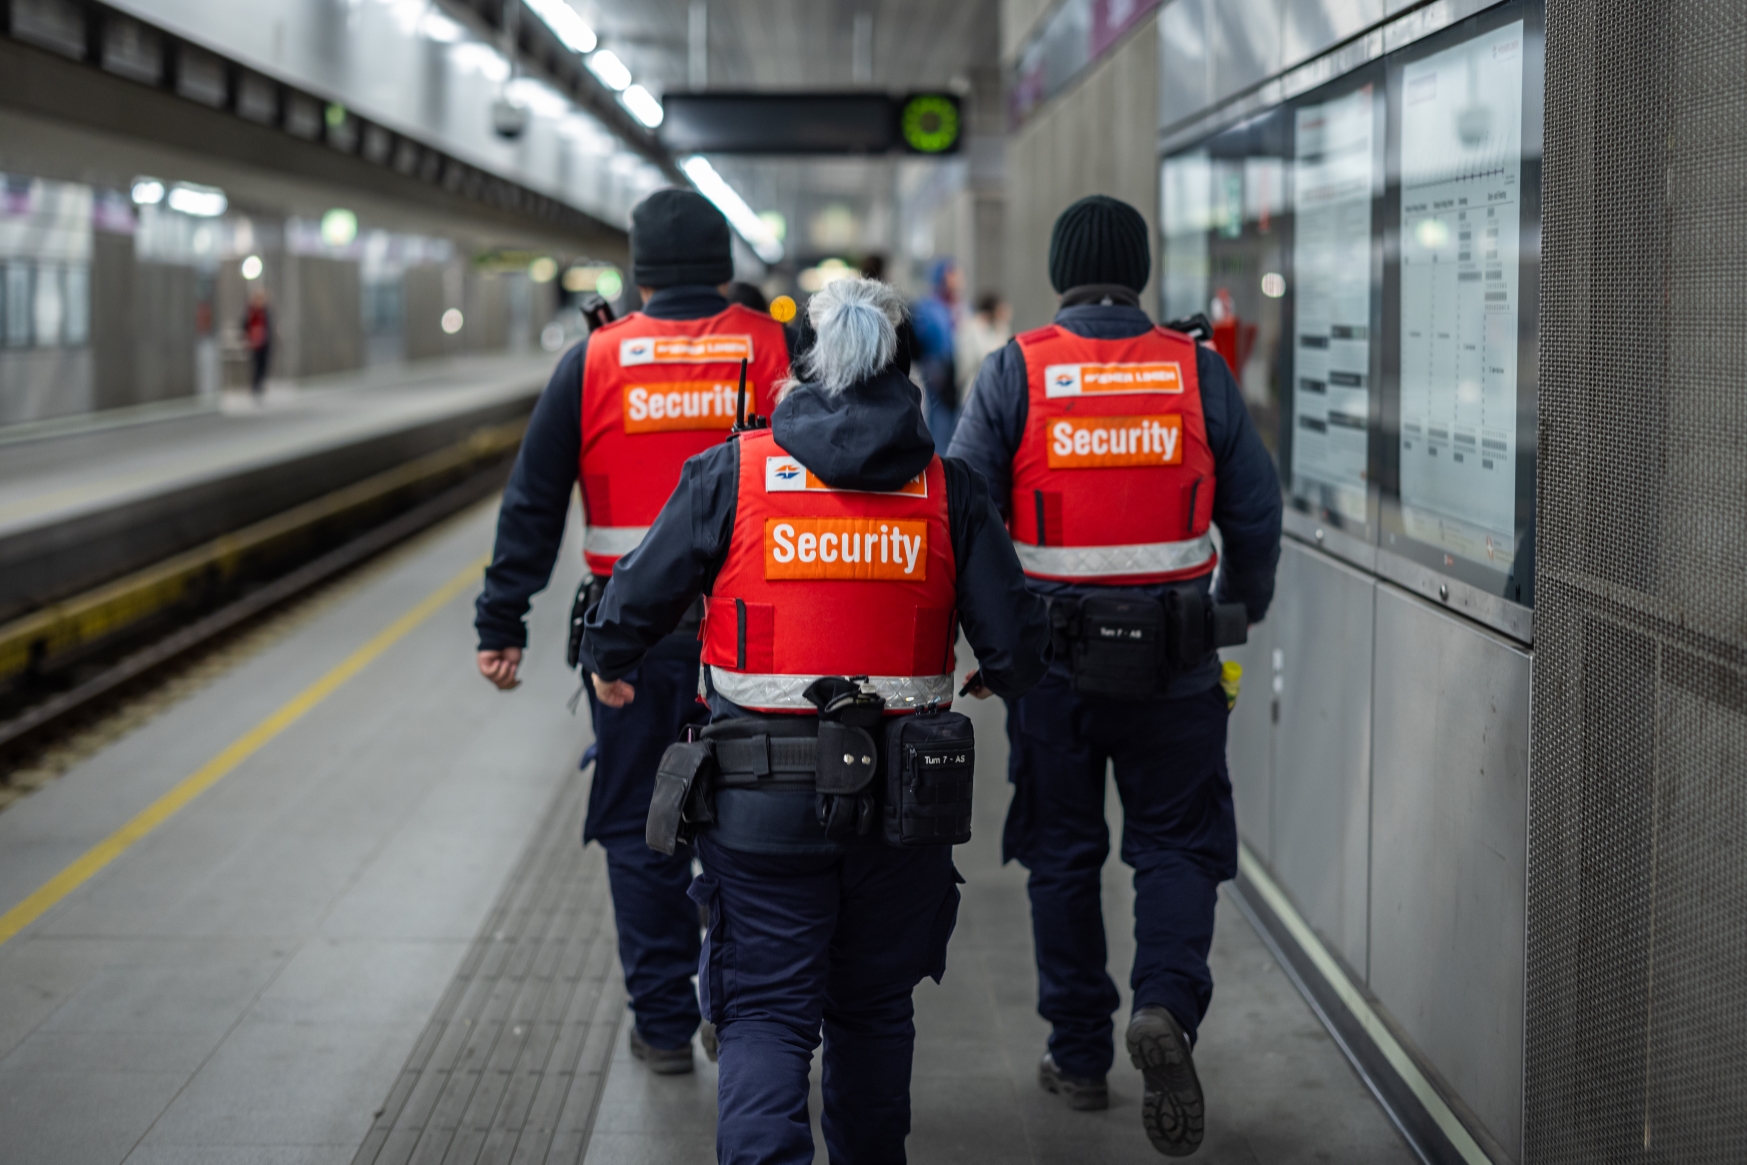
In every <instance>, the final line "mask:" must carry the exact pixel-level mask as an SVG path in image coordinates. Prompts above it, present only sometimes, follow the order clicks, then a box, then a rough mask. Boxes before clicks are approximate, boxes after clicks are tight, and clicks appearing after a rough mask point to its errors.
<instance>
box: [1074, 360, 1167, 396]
mask: <svg viewBox="0 0 1747 1165" xmlns="http://www.w3.org/2000/svg"><path fill="white" fill-rule="evenodd" d="M1043 372H1044V381H1043V384H1044V395H1046V396H1051V397H1057V396H1114V395H1119V394H1124V393H1135V392H1169V393H1179V392H1182V391H1183V369H1182V367H1181V366H1180V365H1178V364H1176V363H1168V364H1051V365H1050V366H1049V367H1048V368H1045V369H1044V370H1043Z"/></svg>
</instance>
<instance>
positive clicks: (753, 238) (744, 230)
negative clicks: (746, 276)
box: [680, 154, 783, 264]
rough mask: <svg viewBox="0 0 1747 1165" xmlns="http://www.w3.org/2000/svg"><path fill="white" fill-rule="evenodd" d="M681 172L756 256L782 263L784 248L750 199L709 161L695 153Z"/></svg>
mask: <svg viewBox="0 0 1747 1165" xmlns="http://www.w3.org/2000/svg"><path fill="white" fill-rule="evenodd" d="M680 169H682V170H684V171H685V176H686V177H687V178H690V179H691V180H692V185H693V186H696V187H697V188H698V193H699V194H702V195H703V196H704V197H705V198H707V199H709V200H710V201H711V202H713V203H715V204H716V209H717V210H719V211H721V212H722V214H723V216H724V217H725V218H727V220H728V223H729V225H731V226H732V227H733V228H734V229H735V230H736V231H738V232H740V237H741V238H743V239H745V240H746V242H747V244H748V245H749V246H750V247H751V248H752V251H753V253H754V254H755V255H757V256H758V257H759V258H760V259H762V260H763V261H764V262H765V263H767V264H768V263H780V262H782V257H783V245H782V244H781V243H780V242H778V241H777V237H776V235H775V234H774V233H773V232H772V231H771V229H770V227H769V226H768V225H767V224H766V223H765V222H764V220H763V219H761V218H759V217H758V216H757V215H756V214H753V213H752V208H751V207H750V206H747V205H746V200H745V199H744V198H741V197H740V195H739V193H738V192H736V191H735V189H734V188H733V187H732V186H730V185H728V183H727V181H726V180H724V179H723V177H722V176H721V175H720V174H718V173H716V168H715V167H714V166H712V165H710V163H709V160H708V159H706V158H703V157H701V156H699V155H696V154H694V155H692V156H691V157H689V158H687V159H686V160H685V161H683V162H681V163H680Z"/></svg>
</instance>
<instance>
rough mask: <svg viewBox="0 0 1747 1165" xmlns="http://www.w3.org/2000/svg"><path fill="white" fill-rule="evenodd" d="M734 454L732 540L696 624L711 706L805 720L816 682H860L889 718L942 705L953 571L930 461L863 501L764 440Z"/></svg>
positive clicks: (948, 683) (940, 485) (941, 488)
mask: <svg viewBox="0 0 1747 1165" xmlns="http://www.w3.org/2000/svg"><path fill="white" fill-rule="evenodd" d="M738 442H739V454H740V475H739V480H738V487H737V488H738V493H737V496H736V499H735V511H734V532H733V535H732V537H731V538H730V540H729V544H728V552H727V555H726V556H725V557H724V559H723V562H722V566H721V569H720V570H719V571H718V572H717V574H716V580H715V582H714V584H713V585H712V587H711V590H710V596H709V600H708V602H707V603H706V605H705V613H704V633H703V638H704V649H703V662H705V663H707V664H709V665H710V679H711V683H712V684H713V685H714V687H715V690H716V692H717V694H719V695H721V696H724V697H725V698H727V699H729V700H732V701H733V702H734V703H736V704H739V705H741V706H742V707H745V708H751V709H756V710H761V711H767V712H810V711H813V705H812V704H810V703H808V702H807V701H806V700H805V699H803V698H802V696H801V693H802V692H803V691H804V690H805V689H806V687H807V685H808V684H810V683H812V682H813V681H814V680H815V679H818V678H819V677H820V676H858V675H867V676H875V677H878V678H877V679H875V680H874V681H873V682H874V683H875V684H876V685H877V687H878V690H879V691H880V692H881V693H882V694H883V695H885V696H886V698H887V701H888V703H889V704H890V705H891V706H892V707H893V708H908V707H919V706H920V705H922V704H926V703H927V702H928V701H930V700H939V701H940V702H941V703H946V702H948V701H950V700H951V698H952V672H953V658H952V654H953V644H954V641H955V640H956V639H957V635H958V632H957V622H956V619H957V611H956V609H957V605H958V566H957V563H956V562H955V561H954V560H953V554H952V529H951V524H950V522H949V520H948V518H947V507H946V471H945V469H944V468H943V467H942V465H941V461H940V458H939V457H934V458H931V459H930V461H929V463H928V467H927V468H926V469H925V470H924V471H923V472H922V473H920V474H918V475H917V476H916V477H914V478H912V479H911V480H910V481H908V482H906V483H905V484H903V485H902V486H900V487H899V488H898V489H896V490H893V491H891V492H889V493H867V492H861V491H855V490H837V489H833V488H831V487H830V486H828V485H826V484H825V483H824V482H823V481H821V480H820V479H819V478H818V477H816V476H815V475H814V474H813V473H812V472H810V471H809V470H808V469H807V468H806V466H805V465H803V464H802V463H801V462H800V461H799V460H797V459H796V458H794V457H791V456H789V454H788V453H787V452H785V451H784V450H783V448H782V447H781V446H780V445H778V444H777V443H776V439H775V437H773V436H772V435H771V433H770V431H769V430H763V431H758V432H749V433H742V434H741V435H740V437H739V438H738Z"/></svg>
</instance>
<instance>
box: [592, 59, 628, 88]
mask: <svg viewBox="0 0 1747 1165" xmlns="http://www.w3.org/2000/svg"><path fill="white" fill-rule="evenodd" d="M586 63H587V64H588V71H589V72H591V73H593V74H594V75H595V76H597V77H599V78H600V79H601V84H602V85H605V86H606V87H607V88H609V89H621V90H622V89H624V87H625V86H627V85H629V84H630V83H631V70H630V69H627V68H626V67H625V62H624V61H621V60H620V59H619V58H618V57H617V56H615V55H614V54H613V50H611V49H602V50H601V51H600V52H598V53H594V54H593V55H591V56H590V57H588V59H587V62H586Z"/></svg>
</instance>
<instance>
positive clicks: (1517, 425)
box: [1160, 0, 1542, 640]
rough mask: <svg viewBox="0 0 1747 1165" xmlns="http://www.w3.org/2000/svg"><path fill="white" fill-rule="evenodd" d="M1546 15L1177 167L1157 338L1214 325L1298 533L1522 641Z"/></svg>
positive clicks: (1171, 180)
mask: <svg viewBox="0 0 1747 1165" xmlns="http://www.w3.org/2000/svg"><path fill="white" fill-rule="evenodd" d="M1541 47H1542V46H1541V31H1540V16H1539V10H1538V7H1537V6H1534V5H1531V4H1529V3H1527V2H1526V0H1524V2H1516V3H1508V4H1502V5H1498V6H1496V7H1493V8H1491V9H1488V10H1487V11H1485V12H1482V13H1480V14H1479V15H1477V16H1475V17H1473V18H1471V19H1468V20H1466V21H1463V22H1461V23H1459V24H1457V25H1453V26H1452V27H1450V28H1449V29H1446V30H1444V31H1443V32H1441V33H1439V34H1438V35H1436V36H1432V37H1428V38H1426V39H1424V40H1422V41H1419V42H1417V43H1415V44H1413V45H1412V46H1410V47H1408V48H1406V49H1402V50H1400V51H1398V52H1396V53H1393V54H1390V55H1388V56H1385V57H1382V58H1380V59H1377V60H1373V61H1371V62H1369V63H1367V64H1364V65H1362V66H1360V67H1359V68H1356V69H1354V70H1352V71H1350V72H1347V73H1345V74H1344V75H1342V76H1340V77H1337V78H1335V79H1334V80H1332V81H1329V82H1328V83H1326V84H1323V85H1322V86H1320V87H1318V88H1316V89H1313V90H1310V91H1309V92H1306V93H1303V94H1300V95H1298V96H1296V97H1294V98H1292V99H1291V100H1288V101H1285V102H1283V103H1281V104H1279V105H1277V106H1275V107H1273V108H1270V109H1267V110H1264V111H1263V112H1260V113H1257V114H1254V115H1252V116H1250V117H1248V118H1247V119H1245V120H1243V121H1242V122H1240V123H1238V124H1235V125H1231V126H1228V127H1225V128H1222V129H1219V130H1218V131H1217V132H1214V133H1212V134H1210V135H1208V136H1206V137H1204V138H1202V139H1201V140H1199V141H1196V142H1193V143H1191V144H1189V145H1187V146H1186V147H1185V148H1182V149H1179V150H1176V151H1173V152H1172V153H1171V154H1170V155H1169V156H1167V157H1166V158H1165V159H1164V161H1163V163H1162V172H1161V176H1160V177H1161V181H1160V191H1161V199H1162V206H1161V208H1160V211H1161V213H1160V222H1161V224H1162V227H1163V234H1164V240H1163V243H1164V247H1163V251H1164V255H1163V268H1164V277H1163V279H1162V280H1161V282H1160V286H1161V295H1162V303H1161V310H1162V312H1163V314H1164V318H1166V319H1175V318H1180V317H1182V316H1184V315H1188V314H1190V313H1193V312H1197V311H1201V312H1206V313H1207V314H1208V316H1209V318H1210V319H1211V320H1212V321H1213V323H1214V333H1215V335H1214V344H1215V346H1216V347H1217V348H1218V349H1219V350H1220V352H1221V353H1222V354H1223V355H1225V357H1226V359H1227V360H1228V361H1229V362H1230V363H1231V365H1232V368H1233V370H1234V372H1235V373H1236V374H1237V377H1238V380H1239V383H1240V384H1241V385H1242V388H1243V393H1244V398H1245V400H1246V401H1247V402H1248V404H1249V406H1250V409H1251V413H1252V415H1253V416H1254V418H1255V420H1256V422H1257V424H1258V425H1259V426H1260V427H1261V429H1262V431H1263V433H1264V436H1265V438H1266V439H1267V441H1268V443H1269V446H1270V448H1271V449H1272V450H1273V452H1274V454H1275V457H1276V460H1277V464H1278V465H1279V468H1280V476H1281V483H1282V486H1283V488H1284V489H1285V491H1286V495H1287V505H1288V529H1290V530H1292V531H1293V532H1295V533H1297V534H1299V535H1301V536H1305V537H1314V538H1315V539H1316V540H1317V541H1318V542H1319V543H1321V544H1322V545H1323V546H1324V548H1325V549H1327V550H1329V551H1330V552H1332V553H1335V554H1338V555H1341V556H1343V557H1346V558H1348V559H1350V560H1353V561H1356V562H1358V563H1359V564H1361V565H1363V566H1365V567H1367V568H1371V569H1375V570H1376V571H1377V572H1378V573H1380V574H1384V575H1386V576H1389V577H1392V578H1394V579H1395V580H1396V581H1398V582H1401V583H1403V584H1404V585H1407V586H1409V587H1410V588H1414V589H1418V590H1420V591H1422V592H1426V593H1429V594H1432V595H1435V596H1437V597H1440V598H1443V599H1444V600H1445V601H1449V602H1455V601H1456V600H1455V599H1452V598H1451V593H1452V590H1454V591H1456V592H1459V596H1458V597H1459V598H1460V599H1462V600H1463V601H1462V603H1461V606H1462V608H1463V610H1464V613H1466V614H1469V615H1470V616H1472V617H1475V618H1478V619H1480V620H1481V621H1483V622H1486V623H1488V624H1490V625H1493V626H1495V627H1497V628H1498V629H1500V630H1504V631H1506V632H1507V633H1509V634H1512V635H1514V636H1516V637H1517V638H1520V639H1524V640H1527V639H1529V638H1530V633H1529V628H1530V626H1531V624H1530V622H1529V619H1528V617H1527V616H1528V612H1529V610H1530V609H1531V608H1532V606H1533V601H1534V597H1533V574H1534V572H1533V565H1532V563H1533V543H1534V530H1533V514H1534V480H1535V465H1534V462H1535V375H1536V362H1535V344H1536V335H1535V327H1536V317H1537V308H1538V304H1537V296H1538V285H1539V279H1538V273H1539V231H1540V197H1539V196H1540V125H1541V109H1540V89H1541Z"/></svg>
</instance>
